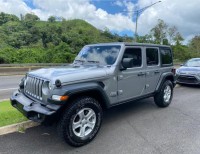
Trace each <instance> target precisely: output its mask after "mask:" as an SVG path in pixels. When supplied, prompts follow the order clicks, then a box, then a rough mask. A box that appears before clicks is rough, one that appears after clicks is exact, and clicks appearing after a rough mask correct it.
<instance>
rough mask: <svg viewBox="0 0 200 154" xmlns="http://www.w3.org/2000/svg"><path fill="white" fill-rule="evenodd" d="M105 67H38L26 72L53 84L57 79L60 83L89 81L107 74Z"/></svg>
mask: <svg viewBox="0 0 200 154" xmlns="http://www.w3.org/2000/svg"><path fill="white" fill-rule="evenodd" d="M106 69H107V68H106V67H100V66H80V67H73V66H63V67H55V68H43V69H38V70H34V71H31V72H29V73H28V74H29V75H32V76H36V77H41V78H43V79H46V80H50V81H51V82H52V83H53V84H54V83H55V81H56V80H58V79H59V80H60V81H61V83H66V84H68V83H71V82H77V81H86V80H88V81H90V80H94V79H97V78H99V79H101V78H105V77H106V76H108V74H107V71H106Z"/></svg>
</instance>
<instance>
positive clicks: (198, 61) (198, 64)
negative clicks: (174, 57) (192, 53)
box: [185, 59, 200, 67]
mask: <svg viewBox="0 0 200 154" xmlns="http://www.w3.org/2000/svg"><path fill="white" fill-rule="evenodd" d="M185 66H188V67H200V59H191V60H189V61H187V62H186V63H185Z"/></svg>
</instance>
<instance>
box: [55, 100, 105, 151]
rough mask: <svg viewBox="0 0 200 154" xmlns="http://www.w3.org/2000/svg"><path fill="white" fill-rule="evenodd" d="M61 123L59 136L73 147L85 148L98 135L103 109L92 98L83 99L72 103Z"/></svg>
mask: <svg viewBox="0 0 200 154" xmlns="http://www.w3.org/2000/svg"><path fill="white" fill-rule="evenodd" d="M71 104H72V105H71V106H70V107H69V108H68V109H67V110H66V111H65V113H64V115H63V117H62V119H61V120H60V123H59V126H58V128H59V134H60V135H62V137H63V138H64V139H65V141H66V142H67V143H68V144H70V145H72V146H76V147H79V146H83V145H85V144H87V143H89V142H90V141H92V140H93V139H94V138H95V136H96V135H97V133H98V131H99V129H100V126H101V122H102V108H101V106H100V104H99V103H98V102H97V101H96V100H95V99H94V98H91V97H81V98H78V99H76V100H75V101H73V102H72V103H71Z"/></svg>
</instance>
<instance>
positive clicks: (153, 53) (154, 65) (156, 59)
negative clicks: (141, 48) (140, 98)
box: [145, 47, 161, 94]
mask: <svg viewBox="0 0 200 154" xmlns="http://www.w3.org/2000/svg"><path fill="white" fill-rule="evenodd" d="M145 55H146V85H145V88H146V92H145V93H146V94H149V93H153V92H154V91H155V89H156V86H157V83H158V81H159V78H160V75H161V70H160V56H159V48H157V47H146V48H145Z"/></svg>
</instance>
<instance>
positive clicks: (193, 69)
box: [178, 66, 200, 74]
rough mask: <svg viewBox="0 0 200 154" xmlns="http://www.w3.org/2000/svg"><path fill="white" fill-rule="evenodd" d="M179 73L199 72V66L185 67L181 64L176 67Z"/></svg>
mask: <svg viewBox="0 0 200 154" xmlns="http://www.w3.org/2000/svg"><path fill="white" fill-rule="evenodd" d="M178 71H179V73H180V74H199V73H200V67H186V66H182V67H180V68H179V69H178Z"/></svg>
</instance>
